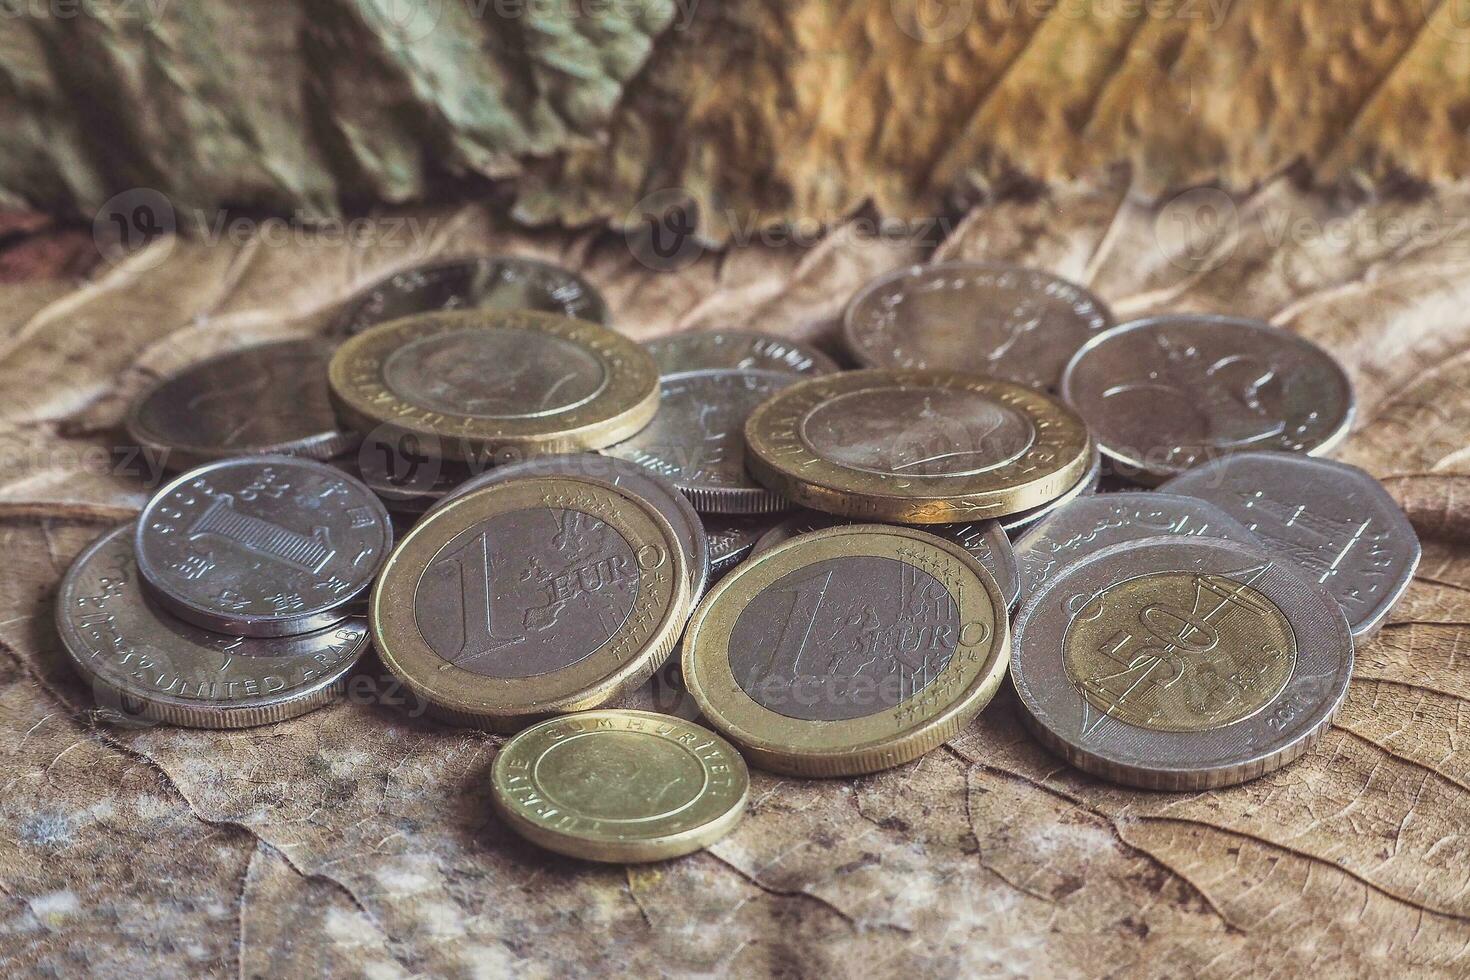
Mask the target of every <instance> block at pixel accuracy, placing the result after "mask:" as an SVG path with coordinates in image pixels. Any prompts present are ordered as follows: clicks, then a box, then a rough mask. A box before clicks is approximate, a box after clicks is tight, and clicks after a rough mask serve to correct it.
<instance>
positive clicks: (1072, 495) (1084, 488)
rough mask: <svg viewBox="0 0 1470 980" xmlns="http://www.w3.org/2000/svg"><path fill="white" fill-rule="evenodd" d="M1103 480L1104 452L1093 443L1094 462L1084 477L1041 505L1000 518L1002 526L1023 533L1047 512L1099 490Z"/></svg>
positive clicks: (1007, 530)
mask: <svg viewBox="0 0 1470 980" xmlns="http://www.w3.org/2000/svg"><path fill="white" fill-rule="evenodd" d="M1101 481H1102V453H1101V452H1100V451H1099V450H1098V448H1097V443H1096V442H1094V443H1093V444H1092V462H1091V463H1089V464H1088V466H1087V472H1086V473H1083V474H1082V479H1080V480H1078V481H1077V482H1076V483H1074V484H1072V486H1071V487H1070V488H1068V489H1067V490H1066V491H1065V492H1063V493H1062V495H1061V496H1059V497H1053V498H1052V499H1051V500H1048V501H1047V502H1046V503H1044V504H1042V505H1041V506H1039V507H1028V508H1027V509H1026V510H1023V511H1019V512H1017V513H1015V514H1007V515H1006V516H1005V517H1002V518H1000V526H1001V527H1003V528H1005V529H1006V533H1007V534H1010V535H1012V536H1014V535H1016V534H1019V533H1021V532H1022V531H1024V530H1026V528H1028V527H1030V526H1031V525H1033V524H1035V523H1036V522H1037V521H1039V520H1041V519H1042V518H1043V517H1045V516H1046V515H1047V514H1050V513H1051V512H1052V511H1055V510H1057V509H1058V508H1061V507H1065V506H1067V505H1068V504H1070V503H1071V502H1072V501H1074V500H1081V499H1082V498H1083V497H1090V496H1092V495H1093V494H1094V493H1096V492H1097V490H1098V485H1099V483H1100V482H1101Z"/></svg>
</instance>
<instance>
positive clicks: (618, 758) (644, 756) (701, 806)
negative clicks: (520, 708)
mask: <svg viewBox="0 0 1470 980" xmlns="http://www.w3.org/2000/svg"><path fill="white" fill-rule="evenodd" d="M490 778H491V788H492V790H493V791H494V795H493V796H492V799H493V800H494V801H495V809H496V811H497V812H498V813H499V814H500V816H501V819H503V820H504V821H505V822H506V823H507V824H509V825H510V827H511V829H513V830H514V831H515V832H516V833H518V834H520V835H521V836H522V837H525V838H526V839H528V840H530V841H533V842H535V843H537V844H540V845H541V846H542V847H545V848H547V849H548V850H552V851H557V852H558V853H561V854H568V855H571V856H572V857H578V858H584V859H586V860H589V861H615V862H628V861H662V860H664V859H666V858H672V857H678V856H679V855H681V854H690V853H692V852H694V851H697V850H699V849H700V848H703V847H707V846H708V845H710V844H713V843H714V842H715V841H717V840H719V839H720V838H721V837H723V836H725V835H726V834H727V833H729V832H730V831H731V830H733V829H734V827H735V825H736V824H737V823H739V822H740V818H741V817H742V816H744V815H745V801H746V797H747V796H748V795H749V792H750V774H749V772H748V771H747V770H746V768H745V760H744V759H742V758H740V753H738V752H736V751H735V748H734V746H732V745H731V744H730V743H729V742H727V741H725V740H724V739H723V738H720V737H719V736H718V735H716V734H715V733H713V732H711V731H709V730H708V729H706V728H701V727H700V726H699V725H695V724H692V723H691V722H687V721H684V720H683V719H680V718H674V717H671V716H669V715H660V714H655V713H653V712H651V711H611V710H602V711H583V712H578V713H576V714H571V715H563V716H562V717H559V718H551V719H548V720H547V721H543V722H541V723H540V724H538V725H533V726H531V727H530V728H528V729H526V730H525V731H523V732H521V733H520V734H519V735H517V736H515V737H514V738H512V739H511V740H510V741H509V742H506V743H505V745H504V746H503V747H502V748H501V749H500V751H499V752H498V753H497V754H496V756H495V765H494V767H493V768H492V769H491V775H490Z"/></svg>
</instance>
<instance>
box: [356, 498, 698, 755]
mask: <svg viewBox="0 0 1470 980" xmlns="http://www.w3.org/2000/svg"><path fill="white" fill-rule="evenodd" d="M689 604H690V592H689V570H688V567H687V564H686V560H685V558H684V551H683V548H682V547H681V546H680V544H679V537H678V535H677V534H676V533H675V531H674V529H673V527H672V526H671V525H670V524H669V522H668V519H667V518H665V517H664V516H663V515H662V514H661V513H660V512H659V510H658V508H657V507H655V506H654V505H653V504H651V503H648V502H647V501H645V500H644V499H643V498H642V497H639V496H638V495H637V494H635V493H633V492H632V491H630V490H627V489H625V488H621V487H617V486H614V485H613V484H611V483H607V482H604V481H601V480H593V479H590V478H575V479H574V478H570V477H567V478H545V479H527V480H516V481H513V482H510V483H503V484H500V485H498V486H490V487H485V488H483V489H481V490H479V491H477V492H475V493H472V494H469V495H467V496H464V497H460V498H458V499H456V500H453V501H450V502H447V503H445V504H444V505H443V506H442V507H440V508H438V509H436V510H434V511H433V512H432V513H430V514H428V515H427V516H425V517H424V518H423V519H422V520H421V521H420V522H419V523H418V524H417V525H416V526H415V527H414V529H413V530H412V531H410V532H409V534H408V536H407V537H405V538H404V539H403V543H402V545H400V546H399V547H398V548H397V549H396V550H394V552H393V554H392V555H391V556H389V558H388V563H387V565H386V566H385V567H384V569H383V573H382V575H380V576H379V578H378V582H377V585H376V586H375V587H374V588H373V594H372V601H371V604H370V607H369V619H370V621H371V623H372V629H373V641H374V643H375V644H376V646H377V648H378V653H379V655H380V656H381V657H382V659H383V663H384V665H385V666H387V667H388V669H389V670H391V671H393V673H394V674H396V675H397V676H398V677H400V678H402V679H403V681H404V683H405V684H406V685H407V686H408V688H409V689H410V690H411V691H413V692H414V693H415V694H417V695H418V696H419V697H421V698H423V699H424V700H425V701H427V702H428V703H429V704H430V705H431V706H432V707H433V708H434V709H435V711H436V713H437V714H439V715H440V716H441V717H443V718H445V719H447V720H449V721H452V722H456V723H459V724H465V725H472V726H481V727H486V728H490V729H492V730H495V731H517V730H519V729H520V728H523V727H525V726H526V725H527V724H529V723H531V722H533V721H537V720H539V719H541V718H544V717H546V716H547V715H550V714H555V713H557V712H563V711H578V710H581V709H584V708H594V707H597V706H599V705H601V704H604V703H606V702H607V701H609V700H610V699H612V698H614V697H616V696H618V695H619V694H622V693H624V692H626V691H629V690H631V689H632V688H634V687H636V686H637V685H638V684H640V683H642V682H643V680H645V679H646V678H647V677H648V676H649V675H650V674H652V673H653V672H654V671H655V670H657V669H658V667H659V665H660V664H662V663H663V662H664V660H666V659H667V658H668V655H669V653H670V651H671V650H672V649H673V647H674V644H675V643H676V642H677V641H678V638H679V630H680V629H681V628H682V627H683V624H684V620H685V618H686V617H687V616H688V613H689Z"/></svg>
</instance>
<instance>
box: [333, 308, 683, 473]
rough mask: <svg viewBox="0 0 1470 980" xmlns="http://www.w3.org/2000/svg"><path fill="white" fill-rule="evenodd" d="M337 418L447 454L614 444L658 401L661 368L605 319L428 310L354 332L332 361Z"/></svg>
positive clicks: (474, 457)
mask: <svg viewBox="0 0 1470 980" xmlns="http://www.w3.org/2000/svg"><path fill="white" fill-rule="evenodd" d="M328 380H329V382H330V384H331V391H332V400H333V403H334V404H335V405H336V409H337V414H338V416H339V417H340V418H341V419H342V420H343V421H344V422H345V423H346V424H347V425H349V426H350V427H352V428H354V429H356V430H357V431H359V432H364V433H372V434H373V437H374V438H375V439H377V440H378V441H379V442H386V443H388V444H391V445H396V444H398V443H399V442H401V441H402V440H404V439H407V438H416V439H418V440H420V441H421V444H422V445H423V446H424V447H425V448H426V450H427V449H430V448H435V447H437V450H438V451H439V452H441V453H442V454H443V455H444V456H445V457H446V458H450V459H462V460H466V461H469V462H472V463H480V464H483V463H484V462H485V461H488V460H493V459H495V458H496V457H497V455H501V454H506V453H510V454H526V453H552V452H572V451H576V450H583V449H598V448H601V447H602V446H607V445H611V444H612V443H615V442H618V441H619V440H621V439H624V438H626V437H628V436H630V435H632V434H633V433H635V432H637V431H638V430H639V429H641V428H643V427H644V426H645V425H647V424H648V422H649V421H650V420H651V419H652V418H653V415H654V412H656V411H657V410H658V371H657V369H656V368H655V367H654V364H653V358H652V357H650V356H649V355H648V352H647V351H645V350H644V349H643V348H642V346H640V345H639V344H636V343H634V342H633V341H631V340H629V339H628V338H626V337H624V336H622V335H621V334H618V333H616V332H614V331H612V330H610V329H608V328H607V327H604V326H600V325H598V324H595V323H590V322H588V321H586V320H575V319H572V318H570V317H562V316H555V315H553V314H550V313H535V312H529V311H517V312H496V311H468V312H465V311H461V312H450V313H424V314H420V315H418V316H414V317H408V318H406V319H401V320H393V321H391V322H389V323H384V324H380V325H379V326H376V327H373V328H372V329H370V330H367V331H365V332H363V333H360V334H358V335H356V336H355V337H352V338H351V339H349V340H347V341H346V342H345V343H343V345H342V346H341V347H340V348H338V350H337V353H336V355H335V356H334V357H333V358H332V362H331V366H330V368H329V370H328Z"/></svg>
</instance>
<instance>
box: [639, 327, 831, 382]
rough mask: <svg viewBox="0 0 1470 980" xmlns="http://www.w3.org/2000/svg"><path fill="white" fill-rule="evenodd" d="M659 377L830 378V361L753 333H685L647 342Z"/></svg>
mask: <svg viewBox="0 0 1470 980" xmlns="http://www.w3.org/2000/svg"><path fill="white" fill-rule="evenodd" d="M643 346H645V347H647V348H648V352H649V353H650V354H652V355H653V359H654V362H655V363H657V364H658V371H659V374H682V373H683V372H685V371H704V370H710V369H726V370H729V369H738V370H742V371H785V372H788V373H790V374H831V373H832V372H833V371H836V370H837V364H836V362H835V361H833V360H832V358H830V357H828V356H827V355H826V354H823V353H822V352H821V351H819V350H817V349H816V348H815V347H809V346H807V345H806V344H799V343H797V342H796V341H794V340H787V339H785V338H784V337H777V336H775V335H773V334H767V333H757V332H755V331H753V330H689V331H685V332H684V333H676V334H670V335H668V336H666V337H659V338H657V339H655V340H650V341H647V342H646V343H645V344H644V345H643Z"/></svg>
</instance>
